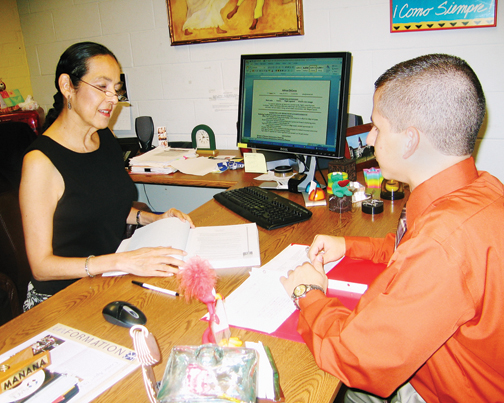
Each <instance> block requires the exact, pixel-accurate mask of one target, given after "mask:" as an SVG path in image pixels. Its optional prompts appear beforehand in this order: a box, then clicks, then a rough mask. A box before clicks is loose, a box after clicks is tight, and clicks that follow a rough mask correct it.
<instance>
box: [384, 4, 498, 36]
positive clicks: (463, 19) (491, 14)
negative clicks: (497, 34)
mask: <svg viewBox="0 0 504 403" xmlns="http://www.w3.org/2000/svg"><path fill="white" fill-rule="evenodd" d="M496 26H497V0H478V2H477V3H474V4H468V2H467V1H465V0H451V1H449V2H440V1H438V0H390V32H392V33H395V32H415V31H433V30H443V29H465V28H487V27H496Z"/></svg>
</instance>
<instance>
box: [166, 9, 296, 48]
mask: <svg viewBox="0 0 504 403" xmlns="http://www.w3.org/2000/svg"><path fill="white" fill-rule="evenodd" d="M166 5H167V7H168V23H169V29H170V38H171V44H172V45H184V44H190V43H201V42H215V41H229V40H236V39H251V38H265V37H276V36H287V35H303V34H304V31H303V5H302V0H166Z"/></svg>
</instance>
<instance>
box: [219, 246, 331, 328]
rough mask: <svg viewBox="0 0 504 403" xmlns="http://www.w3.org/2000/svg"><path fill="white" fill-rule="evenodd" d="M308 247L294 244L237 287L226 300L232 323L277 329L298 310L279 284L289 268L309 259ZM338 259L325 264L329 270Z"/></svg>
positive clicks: (234, 324) (230, 322)
mask: <svg viewBox="0 0 504 403" xmlns="http://www.w3.org/2000/svg"><path fill="white" fill-rule="evenodd" d="M307 252H308V246H307V245H298V244H291V245H289V246H288V247H287V248H285V249H284V250H283V251H282V252H280V253H279V254H278V255H277V256H276V257H275V258H273V259H272V260H270V261H269V262H268V263H266V264H265V265H263V266H262V267H260V268H256V269H253V270H252V271H251V272H250V277H249V278H247V280H245V281H244V282H243V283H242V284H241V285H240V286H239V287H238V288H237V289H235V290H234V291H233V292H232V293H231V294H230V295H228V296H227V297H226V299H225V306H226V314H227V318H228V322H229V324H230V325H231V326H235V327H241V328H245V329H251V330H257V331H260V332H264V333H273V332H275V331H276V330H277V329H278V328H279V327H280V325H281V324H282V323H283V322H285V320H286V319H287V318H288V317H289V316H290V315H292V313H293V312H294V311H295V310H296V308H295V306H294V304H293V302H292V300H291V298H290V296H289V295H287V293H286V292H285V289H284V287H283V285H282V283H280V277H282V276H285V277H286V276H287V275H288V274H287V273H288V272H289V270H294V269H295V268H296V267H297V266H299V265H301V264H303V263H304V262H308V261H309V259H308V253H307ZM337 263H339V261H338V262H331V263H328V264H326V265H325V266H324V270H325V272H326V273H327V272H328V271H329V270H331V269H332V268H333V267H334V266H335V265H336V264H337Z"/></svg>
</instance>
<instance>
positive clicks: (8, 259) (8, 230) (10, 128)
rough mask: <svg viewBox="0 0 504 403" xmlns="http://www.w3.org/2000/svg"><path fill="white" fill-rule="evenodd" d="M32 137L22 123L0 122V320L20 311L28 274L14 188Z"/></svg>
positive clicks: (19, 178) (21, 226) (16, 189)
mask: <svg viewBox="0 0 504 403" xmlns="http://www.w3.org/2000/svg"><path fill="white" fill-rule="evenodd" d="M35 138H36V134H35V133H34V132H33V130H32V129H31V128H30V126H28V124H26V123H23V122H3V123H0V275H1V276H0V289H1V290H0V306H1V309H2V311H3V312H2V315H1V316H0V324H3V323H5V322H6V321H8V320H10V319H12V318H14V317H15V316H17V315H19V314H20V313H21V312H22V309H21V307H22V304H23V301H24V299H25V297H26V287H27V285H28V282H29V281H30V278H31V270H30V265H29V263H28V258H27V256H26V249H25V242H24V234H23V225H22V221H21V211H20V208H19V197H18V192H19V184H20V181H21V167H22V164H23V156H24V153H25V150H26V148H27V147H28V146H29V145H30V144H31V142H32V141H33V140H35Z"/></svg>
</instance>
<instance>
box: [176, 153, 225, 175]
mask: <svg viewBox="0 0 504 403" xmlns="http://www.w3.org/2000/svg"><path fill="white" fill-rule="evenodd" d="M171 166H173V167H174V168H175V169H178V170H179V171H180V172H182V173H184V174H187V175H197V176H204V175H206V174H209V173H210V172H213V171H215V170H216V169H217V161H216V160H214V159H209V158H208V157H198V158H189V159H185V160H184V159H182V160H177V161H174V162H173V163H172V164H171Z"/></svg>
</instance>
